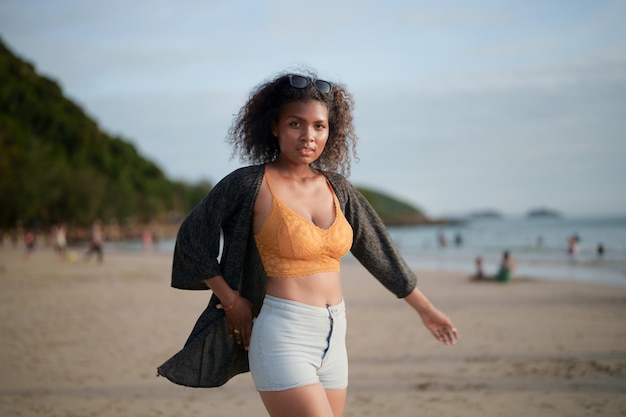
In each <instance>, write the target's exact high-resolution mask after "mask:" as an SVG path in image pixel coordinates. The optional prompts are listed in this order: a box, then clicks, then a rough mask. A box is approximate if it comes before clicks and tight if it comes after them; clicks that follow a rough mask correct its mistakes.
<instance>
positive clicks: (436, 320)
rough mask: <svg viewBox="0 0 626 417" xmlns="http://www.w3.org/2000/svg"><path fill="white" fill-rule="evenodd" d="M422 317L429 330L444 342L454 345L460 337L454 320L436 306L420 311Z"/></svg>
mask: <svg viewBox="0 0 626 417" xmlns="http://www.w3.org/2000/svg"><path fill="white" fill-rule="evenodd" d="M420 317H421V318H422V321H423V322H424V326H426V328H427V329H428V331H430V332H431V333H432V335H433V336H434V337H435V339H437V340H439V341H440V342H442V343H443V344H445V345H454V344H455V343H456V341H457V340H458V339H459V334H458V332H457V330H456V328H455V327H454V325H453V324H452V321H450V319H449V318H448V317H447V316H446V315H445V314H443V313H442V312H441V311H439V310H437V309H436V308H434V307H432V308H431V309H427V310H426V311H422V312H420Z"/></svg>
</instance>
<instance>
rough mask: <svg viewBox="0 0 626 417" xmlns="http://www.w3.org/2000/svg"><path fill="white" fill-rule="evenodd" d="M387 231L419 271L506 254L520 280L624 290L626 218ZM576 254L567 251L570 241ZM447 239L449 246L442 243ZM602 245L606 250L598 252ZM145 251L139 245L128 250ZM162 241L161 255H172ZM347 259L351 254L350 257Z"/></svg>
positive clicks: (492, 262)
mask: <svg viewBox="0 0 626 417" xmlns="http://www.w3.org/2000/svg"><path fill="white" fill-rule="evenodd" d="M388 230H389V233H390V235H391V237H392V239H393V240H394V242H395V243H396V245H397V246H398V248H399V250H400V252H401V254H402V255H403V257H404V258H405V260H406V261H407V263H408V264H409V265H410V266H411V267H413V268H415V269H418V270H419V269H428V270H440V271H455V272H462V273H467V275H468V276H470V275H472V274H473V273H474V272H475V270H476V269H475V260H476V258H477V257H481V258H482V259H483V270H484V272H485V273H486V274H495V272H496V271H497V269H498V265H499V263H500V260H501V258H502V253H503V252H504V251H509V252H510V254H511V256H512V257H513V259H514V260H515V261H516V263H517V271H516V273H515V276H517V277H534V278H544V279H553V280H570V281H571V280H574V281H582V282H590V283H602V284H609V285H619V286H626V216H625V217H617V218H607V217H604V218H563V217H559V218H553V217H546V218H488V219H471V220H467V221H464V222H462V223H458V224H456V223H455V224H449V225H428V226H422V225H420V226H402V227H390V228H389V229H388ZM572 237H575V238H576V239H577V252H576V253H574V254H571V253H568V239H569V238H572ZM444 241H445V245H443V244H442V243H443V242H444ZM599 245H602V247H603V248H604V252H603V253H602V254H599V253H598V246H599ZM129 248H134V249H136V250H140V249H141V244H140V242H135V243H134V244H131V245H127V246H126V249H129ZM173 248H174V240H173V239H168V240H163V241H162V242H160V243H159V247H158V250H159V251H165V252H168V251H172V250H173ZM346 258H348V259H346V260H349V259H352V260H354V258H351V255H347V257H346Z"/></svg>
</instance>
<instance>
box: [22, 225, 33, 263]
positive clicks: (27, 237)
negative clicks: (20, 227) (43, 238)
mask: <svg viewBox="0 0 626 417" xmlns="http://www.w3.org/2000/svg"><path fill="white" fill-rule="evenodd" d="M24 246H25V249H26V251H25V253H24V256H25V257H26V258H27V259H29V258H30V257H31V256H32V255H33V252H34V251H35V233H34V232H33V231H32V230H30V229H28V230H27V231H26V232H25V233H24Z"/></svg>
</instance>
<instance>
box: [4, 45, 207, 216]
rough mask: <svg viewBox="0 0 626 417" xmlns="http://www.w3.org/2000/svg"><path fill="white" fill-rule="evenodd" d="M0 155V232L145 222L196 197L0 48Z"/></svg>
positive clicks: (193, 191)
mask: <svg viewBox="0 0 626 417" xmlns="http://www.w3.org/2000/svg"><path fill="white" fill-rule="evenodd" d="M0 148H1V149H2V152H1V153H0V227H14V226H15V225H16V222H18V221H19V222H22V223H23V224H24V225H25V226H31V225H33V224H41V225H42V226H45V225H49V224H52V223H55V222H60V221H71V222H73V223H75V224H77V225H86V224H88V223H89V222H90V221H91V220H93V219H94V218H101V219H113V218H115V219H119V220H120V221H122V220H127V219H130V218H132V219H134V220H137V221H148V220H150V219H154V218H155V217H157V216H160V215H163V213H167V212H168V211H171V210H180V211H184V210H186V209H188V208H189V207H190V206H191V205H192V204H191V203H190V202H189V201H188V200H190V199H191V200H194V203H195V201H197V198H198V196H197V191H198V190H196V189H195V188H194V187H196V186H188V185H187V184H182V183H175V182H172V181H170V180H169V179H168V178H166V177H165V175H164V174H163V172H162V171H161V169H160V168H159V167H158V166H156V165H155V164H154V163H153V162H151V161H149V160H148V159H146V158H144V157H142V156H141V155H139V153H138V152H137V150H136V149H135V147H134V146H133V145H132V144H130V143H128V142H127V141H125V140H124V139H122V138H120V137H117V136H111V135H109V134H107V133H105V132H103V131H101V130H100V129H99V128H98V125H97V124H96V123H95V122H94V121H93V120H92V119H91V118H89V117H88V116H87V115H86V114H85V113H84V112H83V110H81V108H80V107H78V106H77V105H76V104H74V103H73V102H72V101H70V100H68V99H66V98H65V97H64V96H63V93H62V91H61V88H60V87H59V86H58V85H57V83H55V82H54V81H52V80H50V79H48V78H46V77H42V76H40V75H38V74H37V73H36V72H35V68H34V67H33V66H32V65H31V64H29V63H27V62H25V61H23V60H21V59H19V58H18V57H16V56H15V55H14V54H13V53H12V52H11V51H10V50H9V49H8V48H7V47H6V46H5V45H4V44H3V43H2V42H0ZM208 187H209V188H210V184H209V185H208ZM196 188H197V187H196ZM201 188H204V190H201V192H202V195H203V194H204V192H206V186H205V187H201Z"/></svg>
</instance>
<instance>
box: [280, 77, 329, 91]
mask: <svg viewBox="0 0 626 417" xmlns="http://www.w3.org/2000/svg"><path fill="white" fill-rule="evenodd" d="M309 83H313V86H314V87H315V89H316V90H317V91H319V92H320V93H322V94H328V93H330V91H331V90H332V89H333V85H332V84H331V83H329V82H328V81H324V80H313V79H311V78H309V77H304V76H302V75H294V74H291V75H289V85H291V86H292V87H294V88H306V86H307V85H309Z"/></svg>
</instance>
